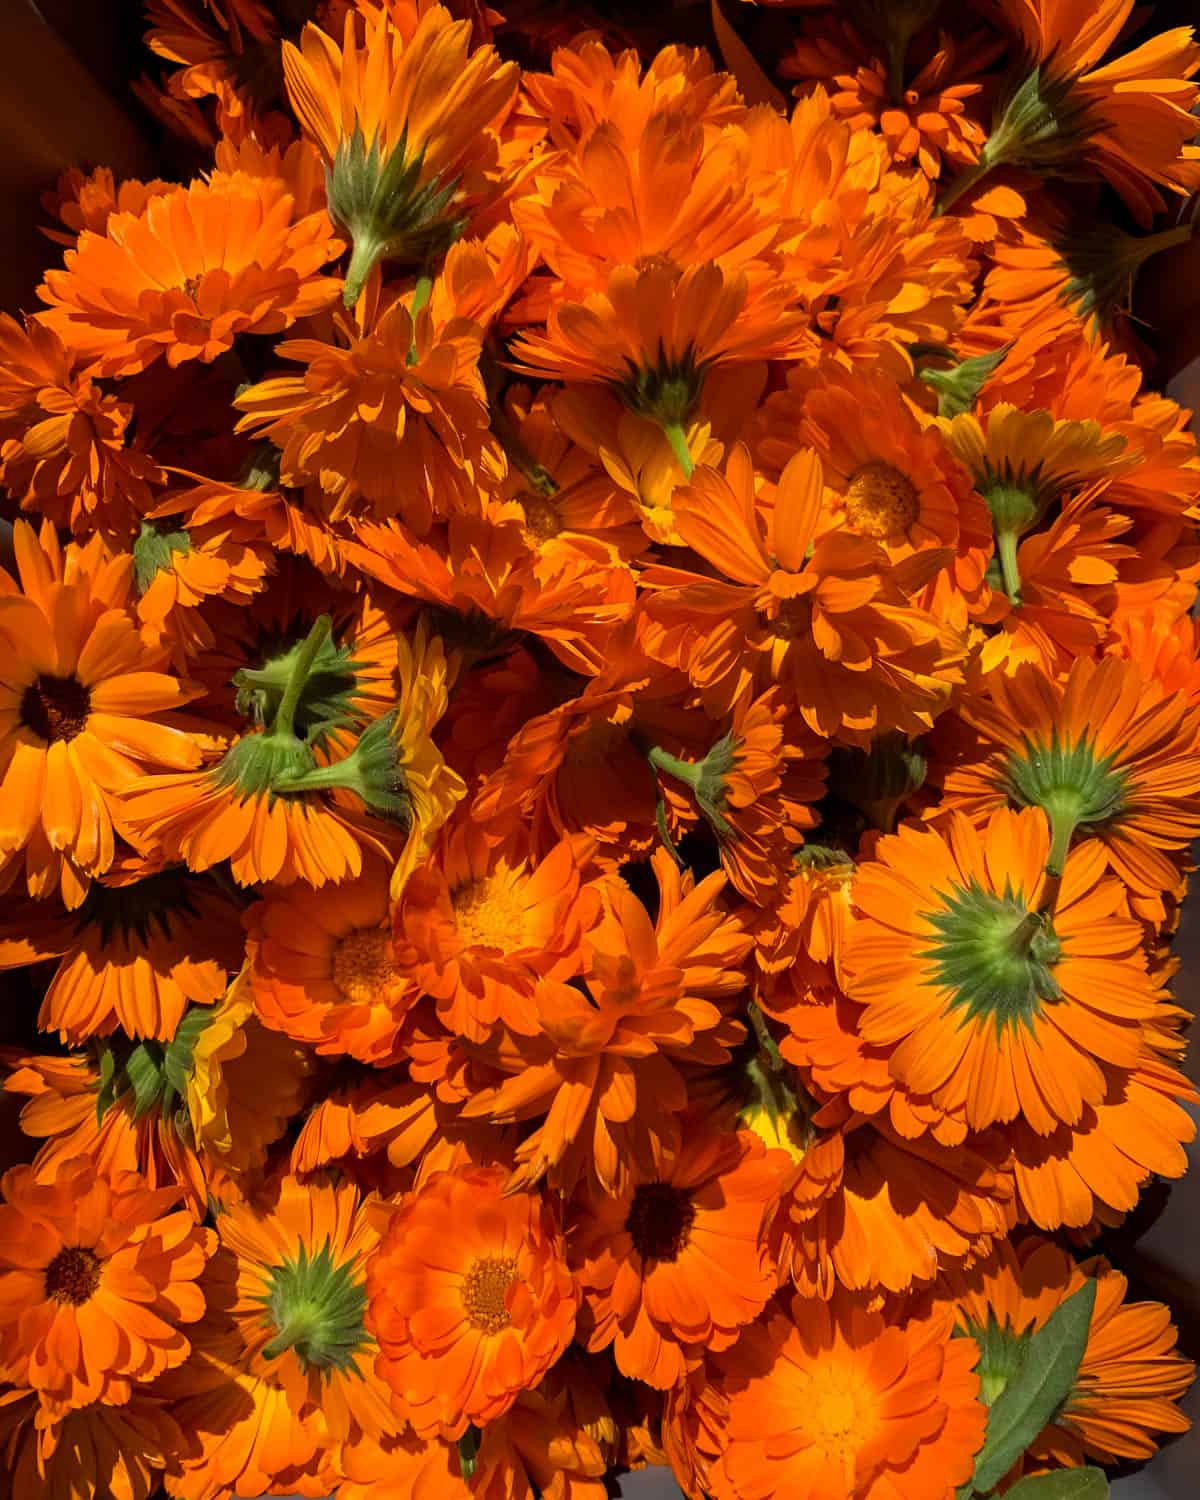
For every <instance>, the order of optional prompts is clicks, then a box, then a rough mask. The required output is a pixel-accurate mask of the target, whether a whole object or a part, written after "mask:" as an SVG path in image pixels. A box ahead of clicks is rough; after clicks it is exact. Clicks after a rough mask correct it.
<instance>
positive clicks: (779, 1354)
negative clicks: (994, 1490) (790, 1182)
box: [711, 1297, 985, 1500]
mask: <svg viewBox="0 0 1200 1500" xmlns="http://www.w3.org/2000/svg"><path fill="white" fill-rule="evenodd" d="M949 1333H950V1319H949V1318H948V1317H947V1316H946V1315H945V1314H939V1315H935V1316H933V1317H930V1318H926V1319H918V1318H914V1319H912V1320H910V1321H909V1322H908V1323H907V1324H903V1325H902V1324H897V1323H891V1324H889V1323H887V1322H886V1321H885V1319H884V1317H883V1315H882V1314H881V1313H878V1312H865V1311H863V1310H862V1309H861V1308H859V1307H857V1306H855V1305H853V1304H851V1303H849V1302H848V1301H843V1300H839V1301H836V1302H834V1303H823V1302H822V1303H816V1304H814V1303H813V1302H811V1301H806V1300H805V1299H803V1298H800V1297H796V1298H793V1300H792V1304H791V1308H790V1315H789V1314H788V1313H785V1312H782V1311H781V1312H776V1313H774V1314H772V1315H771V1316H770V1317H769V1318H768V1319H765V1320H764V1321H762V1322H759V1323H755V1324H753V1325H752V1326H751V1327H750V1328H749V1329H748V1330H747V1331H746V1333H745V1335H744V1336H743V1338H742V1339H741V1341H740V1342H739V1344H738V1346H737V1348H736V1349H735V1350H734V1351H733V1353H732V1354H730V1355H729V1356H727V1357H726V1359H725V1361H723V1364H724V1367H725V1369H724V1378H723V1382H722V1383H723V1386H724V1392H725V1396H726V1399H727V1400H728V1403H729V1417H728V1424H727V1427H726V1431H725V1441H726V1447H725V1451H724V1454H723V1455H722V1457H721V1460H720V1462H719V1463H718V1464H717V1465H715V1466H714V1468H713V1470H712V1471H711V1476H712V1480H713V1492H714V1494H715V1495H716V1496H717V1497H718V1500H735V1497H736V1500H767V1497H769V1496H773V1495H781V1494H790V1495H794V1496H796V1497H797V1500H817V1497H818V1496H819V1497H820V1500H882V1497H883V1496H884V1495H900V1496H903V1497H904V1500H950V1497H951V1496H952V1495H953V1494H954V1492H955V1489H956V1487H957V1486H958V1485H960V1484H962V1483H964V1482H965V1481H966V1480H968V1479H969V1478H970V1477H971V1473H972V1471H973V1469H974V1458H975V1454H976V1453H977V1452H978V1451H979V1449H980V1448H981V1447H982V1446H983V1436H984V1425H985V1412H984V1408H983V1406H982V1405H981V1404H980V1402H979V1401H978V1400H977V1399H976V1398H977V1395H978V1391H979V1377H978V1376H977V1375H976V1374H975V1369H974V1367H975V1364H976V1362H977V1360H978V1358H979V1352H978V1350H977V1349H976V1348H975V1347H974V1346H973V1344H972V1343H971V1342H969V1341H968V1340H965V1339H952V1338H950V1337H949Z"/></svg>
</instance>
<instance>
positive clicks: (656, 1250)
mask: <svg viewBox="0 0 1200 1500" xmlns="http://www.w3.org/2000/svg"><path fill="white" fill-rule="evenodd" d="M695 1218H696V1206H695V1204H694V1203H693V1202H692V1199H691V1195H690V1194H688V1193H685V1192H684V1191H683V1189H682V1188H677V1187H673V1186H672V1185H671V1183H669V1182H643V1183H642V1185H641V1186H640V1187H639V1188H638V1189H637V1191H636V1192H635V1193H634V1195H633V1202H632V1203H631V1204H630V1205H629V1217H628V1218H627V1219H626V1220H625V1229H626V1232H627V1233H628V1235H629V1237H630V1239H632V1241H633V1248H634V1249H635V1250H636V1251H637V1253H638V1254H639V1255H640V1256H641V1257H642V1259H643V1260H667V1261H671V1260H678V1259H679V1256H680V1253H681V1252H682V1251H683V1249H684V1247H685V1246H686V1245H687V1242H688V1238H689V1236H690V1235H691V1232H692V1224H693V1223H694V1222H695Z"/></svg>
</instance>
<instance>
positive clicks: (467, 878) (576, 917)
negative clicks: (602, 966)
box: [393, 822, 599, 1042]
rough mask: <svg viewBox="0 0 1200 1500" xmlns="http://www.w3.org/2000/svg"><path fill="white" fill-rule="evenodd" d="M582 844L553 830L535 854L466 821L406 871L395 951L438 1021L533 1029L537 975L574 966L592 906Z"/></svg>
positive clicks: (485, 1031) (478, 1034) (483, 1036)
mask: <svg viewBox="0 0 1200 1500" xmlns="http://www.w3.org/2000/svg"><path fill="white" fill-rule="evenodd" d="M587 853H588V851H587V848H586V846H585V845H582V844H581V843H579V842H577V841H572V840H571V839H562V840H561V841H560V842H559V843H558V844H557V845H556V846H555V847H554V848H553V849H552V850H551V851H550V852H549V853H548V854H547V855H546V857H545V859H543V860H541V861H538V862H536V863H535V862H534V861H532V860H531V859H529V858H528V857H527V856H526V855H525V853H524V851H523V850H521V849H520V847H519V846H516V847H514V846H513V845H512V844H510V845H508V846H507V847H505V846H504V845H497V846H493V845H492V844H491V842H490V841H489V839H488V838H487V836H486V834H485V832H484V830H482V829H481V828H480V827H479V825H478V824H476V823H473V822H467V823H463V824H460V825H459V826H457V827H455V828H454V829H453V830H452V831H450V832H449V833H448V834H447V835H446V836H445V838H444V839H443V840H442V842H441V844H440V846H439V848H438V850H437V852H436V854H435V855H434V857H433V858H432V859H431V860H430V861H429V862H428V863H426V864H425V865H421V866H418V867H417V868H416V869H415V870H414V871H413V873H412V875H411V876H410V877H409V880H408V883H407V885H406V886H405V888H404V893H403V895H402V896H401V898H400V901H399V903H398V905H397V906H396V909H395V912H394V917H393V920H394V924H395V935H394V942H395V947H394V953H395V958H396V962H397V963H398V965H399V968H400V972H401V973H402V974H403V975H404V977H405V979H406V981H407V982H408V983H409V984H410V985H412V986H413V988H414V991H415V992H416V993H418V994H424V995H429V996H432V998H433V999H434V1000H436V1001H437V1007H438V1016H439V1018H440V1020H441V1022H442V1024H443V1025H444V1026H446V1027H447V1028H448V1029H449V1030H451V1031H453V1032H455V1033H457V1034H458V1035H460V1036H463V1037H466V1038H467V1039H468V1040H470V1041H473V1042H485V1041H486V1040H487V1038H488V1036H489V1035H490V1033H491V1032H492V1030H493V1029H494V1028H495V1027H496V1026H497V1025H498V1024H503V1025H504V1026H507V1027H508V1028H510V1029H512V1030H516V1031H520V1032H524V1033H530V1032H536V1030H537V1028H538V1016H537V1011H536V1007H535V1003H534V992H535V990H536V987H537V984H538V982H539V980H542V979H555V980H565V979H569V978H571V977H572V976H573V975H574V974H576V973H577V972H578V971H579V969H580V967H581V966H582V963H583V936H584V931H585V929H586V928H587V926H588V925H590V922H591V921H594V920H595V918H596V917H597V916H598V915H599V902H598V900H597V899H595V896H594V893H592V892H589V891H588V890H587V889H586V887H583V879H582V876H583V867H584V866H585V864H586V859H587ZM581 887H583V888H582V889H581Z"/></svg>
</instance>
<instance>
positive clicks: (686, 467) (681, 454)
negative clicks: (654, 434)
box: [661, 422, 696, 479]
mask: <svg viewBox="0 0 1200 1500" xmlns="http://www.w3.org/2000/svg"><path fill="white" fill-rule="evenodd" d="M661 425H662V430H663V431H664V432H665V433H666V435H667V442H668V443H670V445H671V452H672V453H674V455H675V457H676V458H677V459H678V460H679V467H680V468H681V469H682V470H683V473H684V477H685V478H686V479H690V478H691V477H692V474H693V472H694V471H695V468H696V465H695V464H694V463H693V462H692V454H691V450H690V449H689V448H688V440H687V433H686V432H684V430H683V424H682V423H680V422H663V423H662V424H661Z"/></svg>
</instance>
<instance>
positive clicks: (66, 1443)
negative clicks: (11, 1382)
mask: <svg viewBox="0 0 1200 1500" xmlns="http://www.w3.org/2000/svg"><path fill="white" fill-rule="evenodd" d="M182 1447H183V1435H182V1433H181V1432H180V1431H179V1427H178V1426H177V1424H176V1422H175V1419H174V1418H173V1417H172V1416H171V1414H170V1412H169V1411H168V1410H167V1406H166V1403H165V1401H163V1399H162V1398H161V1397H160V1396H157V1395H151V1394H149V1393H148V1392H146V1391H144V1390H143V1389H141V1388H139V1387H136V1386H135V1387H134V1389H133V1392H132V1394H131V1396H130V1398H129V1400H128V1401H126V1402H124V1403H123V1404H122V1405H120V1406H109V1405H106V1404H104V1403H102V1402H94V1403H93V1404H92V1405H91V1406H82V1407H78V1408H74V1409H57V1410H56V1411H55V1412H54V1413H53V1414H52V1415H49V1414H48V1413H47V1410H46V1408H45V1407H44V1406H42V1405H41V1404H40V1403H39V1400H38V1395H37V1393H36V1392H33V1391H27V1390H20V1389H17V1390H7V1391H4V1392H2V1393H0V1451H2V1452H3V1455H4V1458H3V1465H4V1468H5V1470H6V1472H7V1474H8V1477H9V1482H10V1484H11V1486H12V1488H11V1491H10V1493H11V1495H12V1500H47V1497H49V1496H53V1497H54V1500H58V1497H59V1496H62V1497H63V1500H89V1497H91V1496H94V1495H99V1494H103V1493H104V1490H105V1489H107V1490H108V1492H109V1494H110V1495H112V1497H113V1500H152V1497H153V1496H154V1495H155V1494H156V1493H157V1492H158V1486H159V1482H160V1481H161V1479H162V1477H163V1471H164V1470H165V1469H167V1468H169V1467H173V1465H174V1462H175V1457H176V1454H177V1453H178V1452H179V1451H180V1449H181V1448H182Z"/></svg>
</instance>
